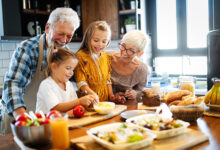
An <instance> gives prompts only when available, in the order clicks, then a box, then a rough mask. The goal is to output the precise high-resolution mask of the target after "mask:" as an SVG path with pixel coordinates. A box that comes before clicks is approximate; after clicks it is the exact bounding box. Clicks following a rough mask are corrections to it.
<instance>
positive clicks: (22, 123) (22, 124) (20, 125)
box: [15, 121, 27, 127]
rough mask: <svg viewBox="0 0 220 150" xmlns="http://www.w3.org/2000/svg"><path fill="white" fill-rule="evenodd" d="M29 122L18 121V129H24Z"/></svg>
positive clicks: (16, 124) (16, 123)
mask: <svg viewBox="0 0 220 150" xmlns="http://www.w3.org/2000/svg"><path fill="white" fill-rule="evenodd" d="M26 124H27V122H26V121H16V122H15V126H17V127H24V126H26Z"/></svg>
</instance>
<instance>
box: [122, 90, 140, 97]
mask: <svg viewBox="0 0 220 150" xmlns="http://www.w3.org/2000/svg"><path fill="white" fill-rule="evenodd" d="M136 96H137V92H136V91H135V90H126V92H125V97H126V98H127V99H136Z"/></svg>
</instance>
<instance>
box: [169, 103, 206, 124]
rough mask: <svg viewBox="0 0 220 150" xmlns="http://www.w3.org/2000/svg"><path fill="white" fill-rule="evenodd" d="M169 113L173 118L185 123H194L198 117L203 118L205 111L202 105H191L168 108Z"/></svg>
mask: <svg viewBox="0 0 220 150" xmlns="http://www.w3.org/2000/svg"><path fill="white" fill-rule="evenodd" d="M170 111H171V112H172V113H173V118H175V119H180V120H184V121H187V122H195V121H196V120H197V119H198V118H199V117H202V116H203V112H204V111H205V106H204V103H201V104H199V105H196V104H191V105H188V106H175V105H172V106H170Z"/></svg>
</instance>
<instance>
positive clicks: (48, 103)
mask: <svg viewBox="0 0 220 150" xmlns="http://www.w3.org/2000/svg"><path fill="white" fill-rule="evenodd" d="M75 99H77V95H76V91H75V90H74V87H73V84H72V83H71V82H70V81H68V82H66V91H64V90H63V89H61V88H60V87H59V85H58V84H57V83H56V82H55V81H54V80H53V79H52V78H51V77H47V78H46V79H45V80H43V81H42V82H41V84H40V86H39V89H38V92H37V104H36V112H39V111H40V110H42V111H43V112H44V113H47V112H49V111H50V109H52V108H53V107H55V106H56V105H57V104H59V103H62V102H68V101H71V100H75Z"/></svg>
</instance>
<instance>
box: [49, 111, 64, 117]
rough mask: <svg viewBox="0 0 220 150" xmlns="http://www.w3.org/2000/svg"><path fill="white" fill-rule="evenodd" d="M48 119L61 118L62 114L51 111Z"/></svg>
mask: <svg viewBox="0 0 220 150" xmlns="http://www.w3.org/2000/svg"><path fill="white" fill-rule="evenodd" d="M47 117H48V118H56V117H61V113H60V112H59V111H57V110H51V111H50V112H48V113H47Z"/></svg>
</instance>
